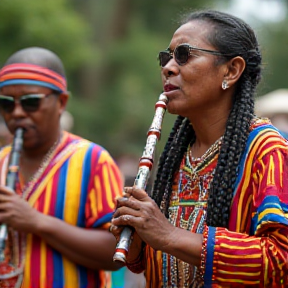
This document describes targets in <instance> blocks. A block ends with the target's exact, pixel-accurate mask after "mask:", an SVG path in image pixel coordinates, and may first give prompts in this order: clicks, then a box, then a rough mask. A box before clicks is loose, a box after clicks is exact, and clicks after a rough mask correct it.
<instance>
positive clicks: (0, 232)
mask: <svg viewBox="0 0 288 288" xmlns="http://www.w3.org/2000/svg"><path fill="white" fill-rule="evenodd" d="M22 144H23V129H22V128H18V129H17V130H16V132H15V136H14V140H13V144H12V150H11V154H10V160H9V165H8V173H7V178H6V186H7V187H8V188H10V189H11V190H13V191H14V189H15V184H16V181H17V175H18V170H19V159H20V152H21V149H22ZM6 239H7V226H6V225H5V224H2V225H1V227H0V262H2V261H4V258H5V255H4V250H5V240H6Z"/></svg>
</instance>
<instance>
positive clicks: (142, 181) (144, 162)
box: [113, 94, 168, 263]
mask: <svg viewBox="0 0 288 288" xmlns="http://www.w3.org/2000/svg"><path fill="white" fill-rule="evenodd" d="M167 103H168V99H167V97H166V96H165V95H164V94H160V96H159V99H158V101H157V103H156V104H155V114H154V118H153V121H152V124H151V126H150V128H149V130H148V133H147V140H146V146H145V148H144V152H143V154H142V157H141V158H140V161H139V166H138V173H137V176H136V178H135V181H134V186H136V187H137V188H140V189H144V190H145V188H146V185H147V182H148V179H149V176H150V172H151V170H152V167H153V160H154V151H155V147H156V144H157V142H158V140H160V136H161V127H162V122H163V118H164V114H165V112H166V106H167ZM132 231H133V230H132V228H130V227H128V226H126V227H124V229H123V231H122V232H121V235H120V239H119V242H118V243H117V246H116V250H115V254H114V256H113V261H120V262H124V263H126V258H127V254H128V250H129V246H130V244H131V236H132Z"/></svg>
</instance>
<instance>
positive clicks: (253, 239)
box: [217, 232, 255, 246]
mask: <svg viewBox="0 0 288 288" xmlns="http://www.w3.org/2000/svg"><path fill="white" fill-rule="evenodd" d="M235 233H236V232H235ZM236 237H237V236H236ZM247 237H248V236H247ZM217 238H218V239H223V240H225V241H226V240H231V241H233V242H239V243H240V244H243V240H245V242H246V243H249V242H255V238H235V237H229V236H226V235H217ZM219 242H220V243H221V241H219ZM241 246H242V245H241Z"/></svg>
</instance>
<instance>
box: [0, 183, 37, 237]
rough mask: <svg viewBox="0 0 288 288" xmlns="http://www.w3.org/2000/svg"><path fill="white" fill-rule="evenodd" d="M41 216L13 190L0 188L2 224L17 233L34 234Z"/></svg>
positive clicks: (0, 216)
mask: <svg viewBox="0 0 288 288" xmlns="http://www.w3.org/2000/svg"><path fill="white" fill-rule="evenodd" d="M39 214H40V213H39V212H38V211H37V210H35V209H33V208H32V207H31V206H30V205H29V203H28V202H27V201H25V200H24V199H22V198H21V197H20V196H19V195H17V194H16V193H14V192H13V191H11V189H9V188H7V187H4V186H0V223H5V224H6V225H7V226H9V227H12V228H14V229H15V230H17V231H22V232H26V233H29V232H32V233H33V231H34V230H35V229H36V226H37V221H38V216H39Z"/></svg>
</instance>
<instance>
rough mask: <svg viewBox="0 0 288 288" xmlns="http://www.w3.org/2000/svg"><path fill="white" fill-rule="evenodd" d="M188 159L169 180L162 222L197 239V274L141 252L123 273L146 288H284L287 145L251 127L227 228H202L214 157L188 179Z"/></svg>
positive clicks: (267, 127) (258, 125)
mask: <svg viewBox="0 0 288 288" xmlns="http://www.w3.org/2000/svg"><path fill="white" fill-rule="evenodd" d="M188 158H189V157H188V155H187V154H185V156H184V158H183V161H182V163H181V165H180V169H179V172H178V173H177V175H175V179H174V180H175V181H174V185H173V188H172V195H171V198H170V206H169V221H170V222H171V223H172V224H173V225H175V226H177V227H180V228H182V229H186V230H188V231H191V232H194V233H202V234H203V235H204V237H203V238H204V240H203V247H205V249H203V251H206V253H204V254H203V255H204V257H203V258H204V259H203V258H202V263H203V268H202V269H201V268H198V269H197V268H196V267H193V266H191V265H189V264H188V263H184V262H183V261H181V260H179V259H176V258H175V257H174V256H172V255H168V254H166V253H163V252H161V251H155V250H153V249H152V248H151V247H150V246H148V245H147V246H146V248H145V250H144V253H143V254H142V255H143V257H142V258H141V259H139V261H138V264H137V263H133V267H132V266H131V267H130V269H131V270H132V271H134V272H137V273H138V272H141V271H142V270H145V275H146V280H147V282H146V288H160V287H161V288H168V287H169V288H183V287H197V288H199V287H205V288H206V287H213V288H216V287H217V288H220V287H221V288H222V287H229V288H244V287H267V288H268V287H269V288H274V287H275V288H285V287H287V285H288V143H287V141H286V140H285V139H284V138H283V137H282V136H281V135H280V133H279V131H278V130H277V129H276V128H275V127H273V126H272V125H271V123H270V122H269V121H268V120H262V119H258V120H257V121H255V123H253V125H252V126H251V131H250V134H249V138H248V141H247V145H246V149H245V151H244V153H243V155H242V158H241V163H240V166H239V173H238V178H237V181H236V185H235V188H234V197H233V200H232V204H231V208H230V219H229V225H228V228H227V229H226V228H221V227H209V226H207V225H206V224H205V218H206V210H207V199H208V194H209V187H210V183H211V181H212V179H213V173H214V171H215V167H216V165H217V160H218V156H215V158H213V159H212V160H211V162H210V163H209V164H208V165H207V166H205V167H204V168H203V169H202V170H201V171H199V172H198V175H197V177H196V178H195V179H193V177H194V176H193V173H192V172H191V163H190V162H189V159H188ZM187 159H188V160H187ZM189 165H190V166H189ZM197 181H198V182H197Z"/></svg>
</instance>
